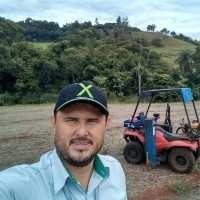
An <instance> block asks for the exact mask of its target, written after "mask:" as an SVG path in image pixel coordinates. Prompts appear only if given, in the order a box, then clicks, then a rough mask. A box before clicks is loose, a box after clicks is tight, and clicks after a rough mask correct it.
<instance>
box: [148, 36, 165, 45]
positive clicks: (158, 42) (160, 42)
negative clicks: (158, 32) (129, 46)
mask: <svg viewBox="0 0 200 200" xmlns="http://www.w3.org/2000/svg"><path fill="white" fill-rule="evenodd" d="M151 44H152V45H153V46H155V47H163V46H164V44H163V40H162V39H161V38H154V39H152V41H151Z"/></svg>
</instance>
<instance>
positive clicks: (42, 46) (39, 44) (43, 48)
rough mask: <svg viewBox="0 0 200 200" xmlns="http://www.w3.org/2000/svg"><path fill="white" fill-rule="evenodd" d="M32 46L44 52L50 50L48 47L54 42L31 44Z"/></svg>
mask: <svg viewBox="0 0 200 200" xmlns="http://www.w3.org/2000/svg"><path fill="white" fill-rule="evenodd" d="M29 43H30V44H32V45H33V46H34V47H36V48H38V49H42V50H46V49H48V47H49V46H50V45H51V44H53V42H29Z"/></svg>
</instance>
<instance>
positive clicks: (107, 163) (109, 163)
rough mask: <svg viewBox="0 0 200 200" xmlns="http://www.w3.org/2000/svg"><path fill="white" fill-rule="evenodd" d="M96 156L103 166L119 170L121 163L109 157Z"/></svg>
mask: <svg viewBox="0 0 200 200" xmlns="http://www.w3.org/2000/svg"><path fill="white" fill-rule="evenodd" d="M98 156H99V158H100V159H101V161H102V162H103V164H104V165H105V167H109V168H113V167H117V168H121V163H120V162H119V161H118V160H117V159H116V158H114V157H112V156H110V155H102V154H98Z"/></svg>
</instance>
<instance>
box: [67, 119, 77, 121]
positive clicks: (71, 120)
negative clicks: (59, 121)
mask: <svg viewBox="0 0 200 200" xmlns="http://www.w3.org/2000/svg"><path fill="white" fill-rule="evenodd" d="M64 121H65V122H76V121H77V120H76V119H65V120H64Z"/></svg>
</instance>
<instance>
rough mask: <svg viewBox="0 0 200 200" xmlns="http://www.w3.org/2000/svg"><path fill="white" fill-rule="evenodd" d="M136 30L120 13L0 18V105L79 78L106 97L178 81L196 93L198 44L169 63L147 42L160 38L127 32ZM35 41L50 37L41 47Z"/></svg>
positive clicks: (42, 96)
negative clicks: (109, 19)
mask: <svg viewBox="0 0 200 200" xmlns="http://www.w3.org/2000/svg"><path fill="white" fill-rule="evenodd" d="M140 31H141V30H139V29H138V28H135V27H130V26H129V24H128V18H121V17H118V18H117V19H116V22H115V23H105V24H99V22H98V19H96V20H95V24H94V25H92V23H91V22H83V23H79V22H78V21H75V22H73V23H71V24H65V25H64V26H63V27H62V28H60V27H59V26H58V24H57V23H55V22H46V21H36V20H32V19H30V18H28V19H26V20H25V21H23V22H18V23H14V22H12V21H10V20H6V19H4V18H0V105H6V104H13V103H42V102H49V101H52V100H54V99H55V98H56V96H57V93H58V91H59V90H60V89H61V88H62V87H63V86H64V85H66V84H68V83H73V82H79V81H82V80H90V81H92V82H94V83H95V84H97V85H99V86H100V87H102V88H103V89H104V91H105V93H106V94H107V95H108V96H109V98H111V99H113V98H122V99H123V98H127V97H130V96H135V95H137V94H139V93H140V92H141V89H153V88H167V87H184V86H189V87H192V88H193V89H194V91H195V97H196V98H199V96H200V92H199V83H200V77H199V74H200V46H197V48H196V51H195V52H188V51H186V52H182V53H181V54H180V55H179V56H178V57H177V63H178V65H179V67H177V68H170V66H168V64H167V63H165V62H164V61H163V59H162V55H161V54H158V53H156V52H155V51H152V50H151V48H149V47H151V46H152V45H154V46H157V47H159V46H160V39H159V38H157V40H156V39H153V40H152V41H151V42H149V41H147V40H146V39H145V38H143V37H133V36H134V34H135V33H136V32H140ZM30 41H32V42H30ZM36 41H37V42H38V41H40V42H41V41H43V42H44V41H48V42H52V41H54V42H52V43H51V45H50V46H49V47H48V48H46V49H43V48H37V46H35V45H34V42H36ZM169 69H170V70H169Z"/></svg>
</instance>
